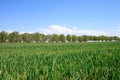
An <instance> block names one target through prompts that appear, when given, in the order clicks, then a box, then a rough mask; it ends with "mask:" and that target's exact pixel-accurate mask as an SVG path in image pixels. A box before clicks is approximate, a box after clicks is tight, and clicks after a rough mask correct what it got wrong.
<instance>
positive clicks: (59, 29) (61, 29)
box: [39, 25, 109, 36]
mask: <svg viewBox="0 0 120 80" xmlns="http://www.w3.org/2000/svg"><path fill="white" fill-rule="evenodd" d="M39 31H40V32H41V33H44V34H54V33H55V34H65V35H66V34H71V35H95V36H99V35H109V32H103V31H95V30H81V29H79V28H77V27H73V28H68V27H66V26H60V25H51V26H49V27H48V28H44V29H41V28H39Z"/></svg>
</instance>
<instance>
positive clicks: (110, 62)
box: [0, 42, 120, 80]
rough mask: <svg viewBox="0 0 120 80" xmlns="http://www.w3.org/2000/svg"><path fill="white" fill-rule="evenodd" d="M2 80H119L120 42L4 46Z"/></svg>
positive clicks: (0, 47)
mask: <svg viewBox="0 0 120 80" xmlns="http://www.w3.org/2000/svg"><path fill="white" fill-rule="evenodd" d="M0 80H120V42H91V43H90V42H83V43H2V44H0Z"/></svg>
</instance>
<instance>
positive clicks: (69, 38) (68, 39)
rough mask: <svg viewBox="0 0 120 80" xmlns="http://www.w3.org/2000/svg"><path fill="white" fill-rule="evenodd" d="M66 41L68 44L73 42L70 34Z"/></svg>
mask: <svg viewBox="0 0 120 80" xmlns="http://www.w3.org/2000/svg"><path fill="white" fill-rule="evenodd" d="M66 40H67V41H68V42H71V40H72V37H71V35H70V34H68V35H67V36H66Z"/></svg>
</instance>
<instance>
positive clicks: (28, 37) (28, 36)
mask: <svg viewBox="0 0 120 80" xmlns="http://www.w3.org/2000/svg"><path fill="white" fill-rule="evenodd" d="M22 41H23V42H31V41H32V35H31V34H29V33H23V34H22Z"/></svg>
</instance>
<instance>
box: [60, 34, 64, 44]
mask: <svg viewBox="0 0 120 80" xmlns="http://www.w3.org/2000/svg"><path fill="white" fill-rule="evenodd" d="M59 41H60V42H65V36H64V34H61V35H60V36H59Z"/></svg>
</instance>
